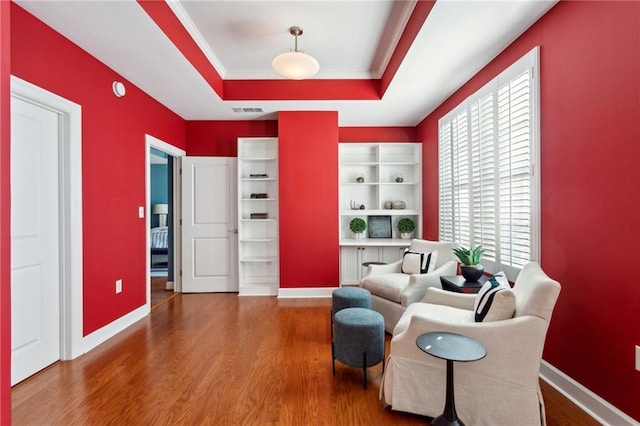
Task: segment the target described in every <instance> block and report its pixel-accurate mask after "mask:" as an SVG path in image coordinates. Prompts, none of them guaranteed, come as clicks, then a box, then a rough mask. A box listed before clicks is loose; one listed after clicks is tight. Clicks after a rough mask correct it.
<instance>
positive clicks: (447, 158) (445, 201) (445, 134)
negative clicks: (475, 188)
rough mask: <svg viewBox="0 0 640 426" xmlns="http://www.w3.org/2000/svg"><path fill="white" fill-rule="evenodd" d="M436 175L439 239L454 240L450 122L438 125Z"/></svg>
mask: <svg viewBox="0 0 640 426" xmlns="http://www.w3.org/2000/svg"><path fill="white" fill-rule="evenodd" d="M438 140H439V141H440V143H439V149H438V169H439V170H438V176H439V187H440V196H439V198H440V226H439V228H440V230H439V234H440V240H442V241H455V236H454V233H453V167H452V164H451V152H452V149H451V123H447V124H445V125H442V126H440V131H439V136H438Z"/></svg>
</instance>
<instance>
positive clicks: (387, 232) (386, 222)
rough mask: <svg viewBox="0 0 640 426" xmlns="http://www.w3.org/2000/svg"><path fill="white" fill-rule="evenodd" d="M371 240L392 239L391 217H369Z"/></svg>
mask: <svg viewBox="0 0 640 426" xmlns="http://www.w3.org/2000/svg"><path fill="white" fill-rule="evenodd" d="M367 223H368V228H369V238H391V216H386V215H385V216H368V217H367Z"/></svg>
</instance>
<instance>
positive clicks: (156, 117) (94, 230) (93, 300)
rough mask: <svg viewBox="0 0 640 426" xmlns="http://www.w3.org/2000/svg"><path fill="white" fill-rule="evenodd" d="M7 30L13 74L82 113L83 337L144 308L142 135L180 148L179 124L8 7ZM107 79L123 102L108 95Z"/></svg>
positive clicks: (63, 40) (177, 119) (136, 91)
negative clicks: (122, 92)
mask: <svg viewBox="0 0 640 426" xmlns="http://www.w3.org/2000/svg"><path fill="white" fill-rule="evenodd" d="M3 3H4V2H3ZM11 29H12V31H11V72H12V74H14V75H16V76H18V77H20V78H22V79H24V80H27V81H29V82H31V83H34V84H36V85H38V86H40V87H43V88H45V89H47V90H49V91H51V92H54V93H56V94H58V95H60V96H62V97H65V98H67V99H69V100H71V101H73V102H75V103H78V104H80V105H81V106H82V164H83V171H82V185H83V188H82V189H83V236H84V238H83V245H84V247H83V248H84V258H83V268H84V275H83V280H84V307H83V308H84V318H83V320H84V323H83V330H84V334H85V335H86V334H89V333H91V332H93V331H95V330H97V329H99V328H100V327H102V326H104V325H106V324H109V323H111V322H112V321H114V320H116V319H118V318H120V317H121V316H123V315H125V314H127V313H129V312H131V311H132V310H134V309H136V308H138V307H140V306H142V305H143V304H144V303H145V300H146V271H145V265H146V262H145V259H146V255H147V253H146V241H145V221H144V219H139V218H138V206H144V205H145V138H144V135H145V133H148V134H151V135H153V136H155V137H157V138H159V139H161V140H164V141H166V142H169V143H172V144H174V145H176V146H178V147H180V148H186V144H185V122H184V120H183V119H181V118H180V117H179V116H177V115H176V114H174V113H172V112H171V111H169V110H168V109H167V108H165V107H164V106H162V105H160V104H159V103H158V102H157V101H155V100H154V99H152V98H151V97H149V96H148V95H147V94H145V93H144V92H142V91H141V90H139V89H138V88H137V87H135V86H134V85H133V84H131V83H129V82H128V81H126V80H125V79H124V78H123V77H122V76H120V75H118V74H116V73H115V72H114V71H113V70H111V69H110V68H108V67H107V66H105V65H104V64H102V63H101V62H99V61H98V60H96V59H95V58H93V57H92V56H90V55H88V54H87V53H86V52H85V51H83V50H81V49H80V48H79V47H78V46H76V45H75V44H73V43H71V42H70V41H69V40H67V39H66V38H64V37H62V36H61V35H60V34H58V33H57V32H55V31H53V30H52V29H51V28H49V27H47V26H46V25H44V24H43V23H42V22H40V21H38V20H37V19H35V18H34V17H33V16H31V15H30V14H29V13H27V12H26V11H24V10H23V9H22V8H20V7H19V6H17V5H16V4H14V3H12V4H11ZM3 52H4V50H3ZM114 80H120V81H123V82H124V83H125V85H126V87H127V94H126V96H125V97H123V98H116V97H115V96H114V95H113V93H112V91H111V84H112V82H113V81H114ZM3 158H4V157H3ZM3 181H4V180H3ZM116 279H122V280H123V291H122V293H120V294H118V295H116V294H115V290H114V289H115V284H114V283H115V280H116Z"/></svg>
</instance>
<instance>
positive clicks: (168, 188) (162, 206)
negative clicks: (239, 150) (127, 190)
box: [146, 135, 185, 309]
mask: <svg viewBox="0 0 640 426" xmlns="http://www.w3.org/2000/svg"><path fill="white" fill-rule="evenodd" d="M146 149H147V152H146V154H147V156H146V159H147V161H146V166H147V167H146V169H147V173H146V181H147V186H146V188H147V191H146V193H147V202H146V211H147V212H148V214H147V215H146V216H147V221H146V223H147V242H148V244H147V277H148V278H147V304H148V306H149V308H150V309H152V308H153V307H154V306H157V305H159V304H161V303H163V302H164V301H166V300H168V299H170V298H171V297H173V295H174V294H175V292H176V291H180V285H179V282H180V281H179V273H180V268H179V267H178V268H176V267H175V266H176V265H179V258H180V257H179V253H180V248H179V247H178V242H179V241H180V236H179V234H178V232H177V229H178V227H176V224H177V223H179V214H177V213H178V212H179V211H180V203H179V199H180V197H179V195H178V192H177V189H178V188H177V187H178V185H177V182H178V173H177V168H178V167H177V165H178V158H179V157H181V156H184V154H185V152H184V151H182V150H180V149H178V148H175V147H174V146H172V145H169V144H167V143H165V142H163V141H160V140H159V139H156V138H154V137H152V136H149V135H147V136H146Z"/></svg>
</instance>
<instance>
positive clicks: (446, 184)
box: [438, 47, 540, 280]
mask: <svg viewBox="0 0 640 426" xmlns="http://www.w3.org/2000/svg"><path fill="white" fill-rule="evenodd" d="M538 69H539V66H538V48H537V47H536V48H535V49H533V50H532V51H531V52H529V53H528V54H527V55H525V56H524V57H523V58H521V59H520V60H518V61H517V62H516V63H515V64H513V65H512V66H511V67H509V68H508V69H507V70H505V71H503V72H502V73H501V74H500V75H499V76H498V77H496V78H495V79H493V80H492V81H491V82H489V83H488V84H487V85H485V86H484V87H483V88H482V89H480V90H479V91H478V92H476V93H474V94H473V95H471V96H470V97H469V98H467V99H466V100H465V101H464V102H462V103H461V104H460V105H458V106H457V107H456V108H454V109H453V110H452V111H451V112H450V113H448V114H447V115H446V116H444V117H442V118H441V119H440V121H439V122H438V127H439V135H438V142H439V150H438V151H439V155H438V156H439V158H438V160H439V162H438V164H439V185H440V231H439V232H440V240H445V241H457V242H459V243H460V244H461V245H463V246H467V247H468V246H470V245H474V246H475V245H482V247H483V248H484V249H485V254H484V257H483V260H482V263H483V265H484V266H485V268H486V269H487V270H492V271H494V272H497V271H499V270H504V271H505V273H506V274H507V276H508V277H509V279H511V280H514V279H515V277H516V276H517V274H518V272H519V270H520V269H521V268H522V266H524V265H525V264H526V263H527V262H529V261H530V260H536V259H538V257H539V248H538V247H539V240H540V238H539V233H540V231H539V230H540V227H539V209H540V205H539V204H540V203H539V199H540V197H539V188H540V185H539V173H538V171H537V170H536V168H535V167H534V166H535V165H536V164H538V158H539V139H538V138H539V136H538V135H539V128H540V124H539V118H538V117H539V114H538V109H539V107H538V105H539V94H538V93H539V86H538V82H539V78H538V75H537V74H538Z"/></svg>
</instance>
